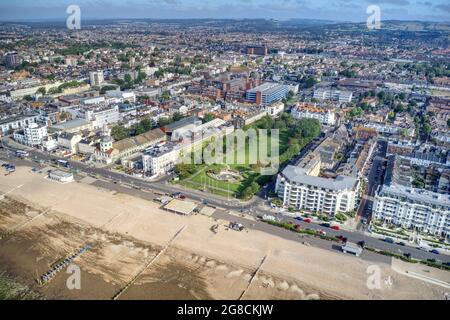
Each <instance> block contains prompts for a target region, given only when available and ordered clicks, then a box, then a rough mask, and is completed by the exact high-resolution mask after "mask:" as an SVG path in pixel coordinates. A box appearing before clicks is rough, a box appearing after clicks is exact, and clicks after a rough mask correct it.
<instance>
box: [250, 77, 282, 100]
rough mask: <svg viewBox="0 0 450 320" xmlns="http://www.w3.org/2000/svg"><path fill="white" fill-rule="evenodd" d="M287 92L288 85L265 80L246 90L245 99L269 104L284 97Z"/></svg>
mask: <svg viewBox="0 0 450 320" xmlns="http://www.w3.org/2000/svg"><path fill="white" fill-rule="evenodd" d="M288 93H289V86H287V85H282V84H278V83H271V82H267V83H264V84H262V85H260V86H258V87H255V88H253V89H250V90H248V91H247V92H246V94H245V99H246V100H248V101H251V102H254V103H256V104H270V103H273V102H276V101H280V100H281V99H283V98H285V97H286V95H287V94H288Z"/></svg>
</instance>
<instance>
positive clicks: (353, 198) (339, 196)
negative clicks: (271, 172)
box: [275, 166, 359, 216]
mask: <svg viewBox="0 0 450 320" xmlns="http://www.w3.org/2000/svg"><path fill="white" fill-rule="evenodd" d="M358 188H359V182H358V180H357V179H356V178H353V177H346V176H338V177H337V178H335V179H327V178H322V177H317V176H311V175H307V174H306V173H305V172H304V170H303V169H302V168H298V167H294V166H287V167H286V168H285V169H284V170H283V171H282V172H281V173H280V174H279V175H278V178H277V182H276V187H275V191H276V193H277V194H278V197H280V198H281V199H283V206H285V207H293V208H295V209H299V210H306V211H309V212H320V213H325V214H329V215H332V216H334V215H335V214H337V213H338V212H344V213H345V212H351V211H353V210H355V209H356V207H357V204H358Z"/></svg>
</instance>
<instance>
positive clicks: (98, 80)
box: [89, 71, 105, 86]
mask: <svg viewBox="0 0 450 320" xmlns="http://www.w3.org/2000/svg"><path fill="white" fill-rule="evenodd" d="M104 81H105V80H104V78H103V71H92V72H89V83H90V84H91V86H99V85H101V84H102V83H103V82H104Z"/></svg>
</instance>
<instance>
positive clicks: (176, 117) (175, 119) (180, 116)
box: [172, 112, 184, 121]
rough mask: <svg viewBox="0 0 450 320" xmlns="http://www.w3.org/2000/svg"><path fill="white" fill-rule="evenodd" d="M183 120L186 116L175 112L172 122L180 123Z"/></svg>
mask: <svg viewBox="0 0 450 320" xmlns="http://www.w3.org/2000/svg"><path fill="white" fill-rule="evenodd" d="M183 118H184V116H183V115H182V114H181V113H180V112H175V113H174V114H173V116H172V121H179V120H181V119H183Z"/></svg>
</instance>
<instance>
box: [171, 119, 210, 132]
mask: <svg viewBox="0 0 450 320" xmlns="http://www.w3.org/2000/svg"><path fill="white" fill-rule="evenodd" d="M197 122H201V120H200V119H199V118H197V117H195V116H192V117H188V118H184V119H181V120H179V121H176V122H173V123H171V124H168V125H166V126H164V128H165V129H166V130H169V131H173V130H176V129H178V128H181V127H184V126H187V125H190V124H195V123H197Z"/></svg>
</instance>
